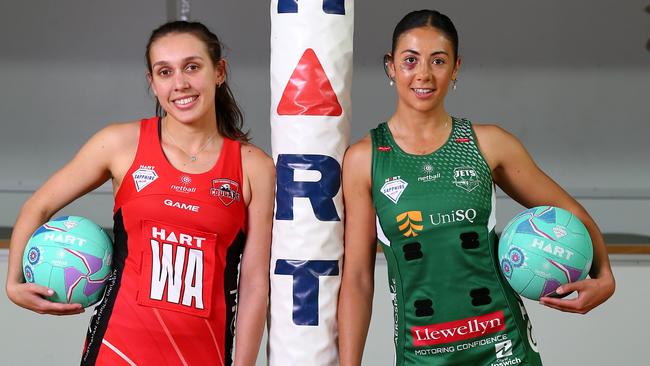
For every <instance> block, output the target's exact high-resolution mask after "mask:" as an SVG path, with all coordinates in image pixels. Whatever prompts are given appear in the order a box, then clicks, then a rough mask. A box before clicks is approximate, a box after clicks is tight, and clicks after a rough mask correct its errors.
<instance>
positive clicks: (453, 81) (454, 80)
mask: <svg viewBox="0 0 650 366" xmlns="http://www.w3.org/2000/svg"><path fill="white" fill-rule="evenodd" d="M452 83H454V85H453V87H452V88H453V89H454V90H456V79H453V80H452Z"/></svg>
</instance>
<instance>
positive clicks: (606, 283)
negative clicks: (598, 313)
mask: <svg viewBox="0 0 650 366" xmlns="http://www.w3.org/2000/svg"><path fill="white" fill-rule="evenodd" d="M614 287H615V285H614V277H613V276H603V277H600V278H589V279H585V280H582V281H578V282H572V283H568V284H566V285H562V286H560V287H558V288H557V290H555V292H556V293H557V294H558V295H563V294H570V293H571V292H573V291H576V292H577V293H578V296H577V297H575V298H571V299H557V298H552V297H542V298H541V299H539V302H540V303H541V304H543V305H546V306H548V307H550V308H553V309H557V310H560V311H565V312H569V313H579V314H586V313H588V312H589V311H590V310H591V309H593V308H595V307H596V306H598V305H600V304H602V303H603V302H605V300H607V299H609V298H610V297H611V296H612V294H613V293H614Z"/></svg>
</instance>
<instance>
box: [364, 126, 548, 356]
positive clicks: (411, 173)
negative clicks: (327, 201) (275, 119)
mask: <svg viewBox="0 0 650 366" xmlns="http://www.w3.org/2000/svg"><path fill="white" fill-rule="evenodd" d="M371 138H372V197H373V203H374V206H375V209H376V212H377V237H378V240H379V242H380V243H381V246H382V249H383V251H384V254H385V256H386V261H387V262H388V281H389V286H390V292H391V297H392V301H393V310H394V321H395V329H394V332H395V334H394V341H395V355H396V359H395V364H396V365H397V366H403V365H427V366H433V365H463V366H483V365H486V366H506V365H535V366H536V365H541V364H542V363H541V359H540V357H539V353H538V351H537V347H536V342H535V339H534V338H533V336H532V329H531V325H530V321H529V319H528V315H527V314H526V310H525V309H524V306H523V303H522V302H521V299H520V298H519V297H518V296H517V295H516V294H515V293H514V292H513V291H512V289H511V288H510V287H509V286H508V284H507V283H506V282H505V280H504V278H503V277H502V276H501V274H500V272H499V269H498V262H497V256H496V251H497V248H496V244H497V240H498V238H497V236H496V234H495V232H494V227H495V212H494V206H495V192H494V184H493V181H492V175H491V171H490V168H489V167H488V165H487V163H486V162H485V160H484V159H483V156H482V155H481V153H480V151H479V149H478V147H477V146H476V137H475V135H474V131H473V129H472V125H471V123H470V122H469V121H467V120H464V119H456V118H453V122H452V131H451V134H450V136H449V139H448V140H447V141H446V142H445V144H444V145H443V146H442V147H441V148H440V149H438V150H437V151H435V152H433V153H431V154H429V155H412V154H408V153H406V152H404V151H402V150H401V149H400V148H399V146H397V144H396V143H395V141H394V140H393V137H392V135H391V133H390V131H389V129H388V126H387V124H386V123H382V124H380V125H379V126H378V127H377V128H376V129H374V130H372V131H371Z"/></svg>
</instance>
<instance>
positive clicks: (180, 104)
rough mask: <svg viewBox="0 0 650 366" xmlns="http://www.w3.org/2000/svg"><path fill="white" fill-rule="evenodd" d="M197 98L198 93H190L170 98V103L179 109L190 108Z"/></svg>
mask: <svg viewBox="0 0 650 366" xmlns="http://www.w3.org/2000/svg"><path fill="white" fill-rule="evenodd" d="M198 98H199V96H198V95H190V96H185V97H181V98H177V99H174V100H172V103H174V105H175V106H176V108H179V109H187V108H191V107H192V105H194V102H195V101H196V100H197V99H198Z"/></svg>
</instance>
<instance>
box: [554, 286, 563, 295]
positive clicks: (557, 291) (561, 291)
mask: <svg viewBox="0 0 650 366" xmlns="http://www.w3.org/2000/svg"><path fill="white" fill-rule="evenodd" d="M555 293H556V294H558V295H562V294H563V293H564V288H562V287H558V288H556V289H555Z"/></svg>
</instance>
